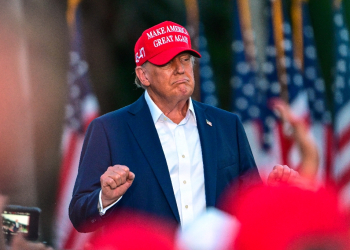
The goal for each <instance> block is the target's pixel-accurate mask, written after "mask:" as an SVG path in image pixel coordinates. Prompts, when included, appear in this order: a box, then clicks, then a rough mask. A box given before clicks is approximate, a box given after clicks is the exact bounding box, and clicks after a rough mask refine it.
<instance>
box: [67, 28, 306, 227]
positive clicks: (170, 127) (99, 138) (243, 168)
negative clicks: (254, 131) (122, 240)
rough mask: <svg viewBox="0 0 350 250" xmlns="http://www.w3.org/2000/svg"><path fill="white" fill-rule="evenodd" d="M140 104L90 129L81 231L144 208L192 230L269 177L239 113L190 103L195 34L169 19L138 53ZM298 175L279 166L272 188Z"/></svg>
mask: <svg viewBox="0 0 350 250" xmlns="http://www.w3.org/2000/svg"><path fill="white" fill-rule="evenodd" d="M134 52H135V63H136V68H135V72H136V81H135V82H136V84H137V85H139V86H140V87H142V88H144V89H145V92H144V94H143V95H142V96H141V97H140V98H139V99H138V100H137V101H136V102H134V103H133V104H131V105H129V106H127V107H124V108H121V109H119V110H117V111H114V112H111V113H108V114H106V115H103V116H101V117H99V118H97V119H95V120H94V121H92V123H91V124H90V126H89V128H88V130H87V133H86V137H85V140H84V144H83V148H82V152H81V158H80V164H79V171H78V175H77V179H76V182H75V186H74V190H73V195H72V199H71V203H70V206H69V216H70V219H71V221H72V223H73V225H74V227H75V228H76V229H77V230H78V231H80V232H88V231H94V230H96V229H98V228H100V227H101V225H103V224H105V223H106V222H107V221H109V220H110V218H111V215H115V214H117V213H118V211H119V210H123V209H128V210H139V211H142V212H145V213H148V214H153V215H157V216H159V217H162V218H166V219H167V220H169V221H171V222H174V223H177V224H180V225H181V226H182V227H185V226H186V225H188V224H189V223H191V222H192V221H193V220H194V219H195V218H196V217H197V216H198V215H200V214H201V213H202V212H204V211H205V210H206V208H207V207H215V206H216V205H217V200H218V198H219V197H220V196H221V194H222V193H223V191H224V190H225V189H226V188H227V187H228V186H229V185H230V184H231V183H232V182H233V181H236V182H237V183H238V184H239V186H240V187H242V188H246V187H249V186H251V185H254V184H256V183H260V182H261V179H260V176H259V174H258V171H257V168H256V164H255V161H254V157H253V154H252V151H251V149H250V146H249V143H248V140H247V137H246V134H245V131H244V129H243V126H242V124H241V122H240V120H239V119H238V117H237V115H235V114H233V113H230V112H227V111H224V110H221V109H218V108H215V107H212V106H209V105H205V104H203V103H200V102H196V101H194V100H192V99H191V95H192V93H193V90H194V85H195V82H194V74H193V65H194V58H195V57H197V58H199V57H201V55H200V54H199V53H198V52H197V51H195V50H193V49H192V48H191V40H190V36H189V34H188V31H187V30H186V29H185V28H184V27H182V26H181V25H179V24H176V23H173V22H170V21H165V22H162V23H160V24H158V25H155V26H153V27H151V28H149V29H147V30H145V31H144V32H143V33H142V35H141V37H140V38H139V39H138V41H137V42H136V45H135V50H134ZM298 178H299V175H298V173H297V172H296V171H294V170H292V169H290V168H289V167H288V166H282V165H276V166H275V167H274V169H273V170H272V172H271V173H270V175H269V176H268V184H271V185H272V184H273V183H276V182H294V181H296V180H298Z"/></svg>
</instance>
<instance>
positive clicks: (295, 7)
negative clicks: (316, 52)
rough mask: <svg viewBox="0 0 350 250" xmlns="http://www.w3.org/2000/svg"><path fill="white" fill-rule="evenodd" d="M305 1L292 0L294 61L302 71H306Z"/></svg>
mask: <svg viewBox="0 0 350 250" xmlns="http://www.w3.org/2000/svg"><path fill="white" fill-rule="evenodd" d="M303 1H304V0H292V23H293V28H294V29H293V46H294V59H295V61H296V62H297V64H298V67H299V69H300V70H301V71H303V70H304V59H303V48H304V41H303V15H302V4H303Z"/></svg>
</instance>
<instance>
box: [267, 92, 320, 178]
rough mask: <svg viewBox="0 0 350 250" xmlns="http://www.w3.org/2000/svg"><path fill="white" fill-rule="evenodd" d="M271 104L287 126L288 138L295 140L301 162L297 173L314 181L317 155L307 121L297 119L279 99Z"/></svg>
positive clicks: (317, 160) (317, 161)
mask: <svg viewBox="0 0 350 250" xmlns="http://www.w3.org/2000/svg"><path fill="white" fill-rule="evenodd" d="M271 104H272V108H273V109H274V110H276V111H277V113H278V116H279V117H280V119H281V120H282V121H283V122H284V123H285V124H288V126H289V132H290V134H289V137H291V138H293V139H294V140H295V142H296V144H297V147H298V149H299V152H300V155H301V160H300V166H299V168H298V173H299V174H300V175H301V176H304V177H306V178H307V179H309V180H315V179H316V175H317V171H318V167H319V153H318V149H317V145H316V143H315V140H314V139H313V138H312V135H311V133H310V131H309V128H308V124H307V121H305V119H302V118H300V117H297V116H296V115H295V114H294V113H293V112H292V110H291V109H290V107H289V105H288V104H287V103H285V102H284V101H283V100H281V99H275V100H273V102H272V103H271Z"/></svg>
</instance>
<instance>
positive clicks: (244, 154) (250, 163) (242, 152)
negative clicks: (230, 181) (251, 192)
mask: <svg viewBox="0 0 350 250" xmlns="http://www.w3.org/2000/svg"><path fill="white" fill-rule="evenodd" d="M236 128H237V138H238V145H239V147H238V150H239V166H240V169H239V186H240V187H241V188H243V189H244V188H247V187H249V186H254V185H257V184H262V181H261V178H260V175H259V172H258V168H257V166H256V163H255V160H254V156H253V153H252V150H251V148H250V145H249V142H248V138H247V135H246V133H245V130H244V128H243V125H242V123H241V121H240V120H239V119H238V118H237V122H236Z"/></svg>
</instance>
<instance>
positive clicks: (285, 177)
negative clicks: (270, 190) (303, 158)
mask: <svg viewBox="0 0 350 250" xmlns="http://www.w3.org/2000/svg"><path fill="white" fill-rule="evenodd" d="M300 179H301V177H300V175H299V173H298V172H297V171H295V170H293V169H291V168H289V167H288V166H287V165H276V166H274V167H273V169H272V171H271V173H270V174H269V176H268V177H267V185H269V186H277V185H279V184H282V183H288V184H297V183H298V182H299V181H300Z"/></svg>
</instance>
